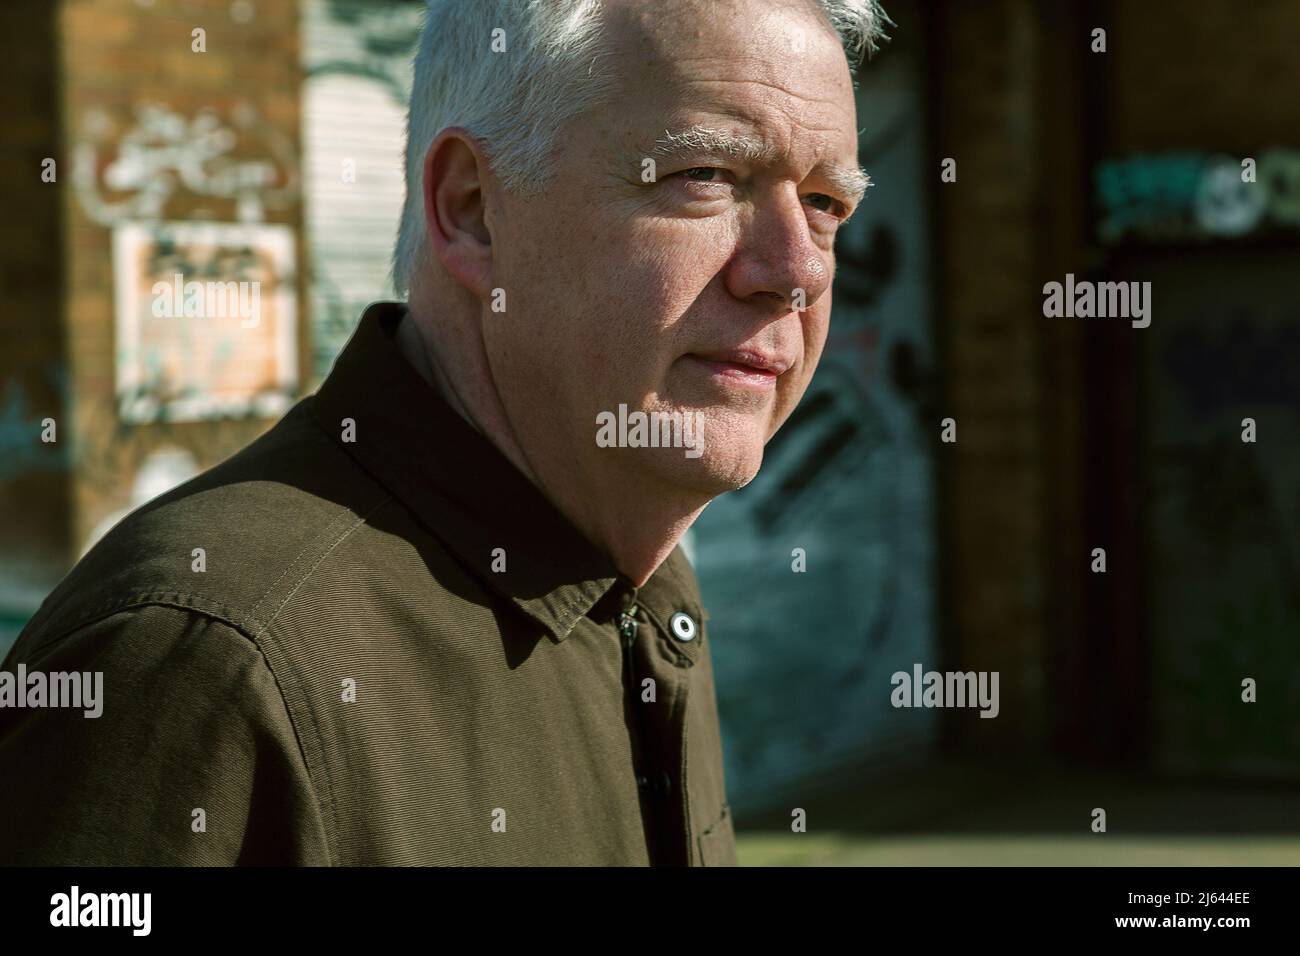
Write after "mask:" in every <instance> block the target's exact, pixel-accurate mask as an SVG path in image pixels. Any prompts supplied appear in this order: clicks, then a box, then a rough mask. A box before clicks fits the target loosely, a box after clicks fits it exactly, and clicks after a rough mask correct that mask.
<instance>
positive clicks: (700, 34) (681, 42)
mask: <svg viewBox="0 0 1300 956" xmlns="http://www.w3.org/2000/svg"><path fill="white" fill-rule="evenodd" d="M605 16H606V43H607V54H606V55H607V57H608V61H607V62H606V63H605V64H603V66H604V67H605V68H606V69H609V70H610V71H611V72H612V73H613V74H614V75H615V76H616V77H617V82H618V93H617V94H616V95H615V96H614V97H613V99H612V102H611V103H610V105H609V111H608V112H609V115H608V116H606V117H604V119H605V121H606V122H607V123H611V125H613V126H616V127H621V128H622V129H625V130H628V131H629V132H632V131H633V130H635V132H634V133H633V135H636V136H637V137H638V139H640V138H641V137H643V136H644V134H645V133H646V132H651V131H652V132H654V134H655V135H656V136H657V135H659V134H661V133H662V132H663V131H664V129H667V128H671V127H672V126H673V125H674V124H681V123H682V122H683V121H685V120H687V119H692V120H698V119H700V118H702V117H709V118H711V119H713V120H715V121H719V120H720V121H722V122H723V123H725V122H726V120H727V119H728V118H731V119H734V120H735V121H737V123H739V124H740V125H741V126H752V125H753V124H754V123H755V122H757V123H758V124H759V125H762V126H767V127H770V128H766V129H762V130H760V131H759V132H761V133H762V135H763V138H764V139H765V140H767V141H771V142H773V144H774V145H775V146H777V147H778V148H782V146H783V145H788V144H781V143H780V142H779V141H780V140H781V138H782V137H783V134H788V133H789V132H790V130H789V126H790V125H791V123H790V122H789V121H794V125H797V126H798V127H800V128H801V129H802V131H803V136H801V138H803V139H806V138H807V136H808V134H810V133H811V134H813V135H815V137H816V138H817V139H818V140H819V141H821V147H820V149H819V152H835V151H841V152H843V151H856V143H857V135H856V130H855V128H854V124H855V108H854V95H853V81H852V77H851V75H850V73H849V68H848V61H847V59H846V57H845V55H844V51H843V48H842V46H841V45H840V39H839V37H838V36H837V35H836V33H835V31H834V29H833V28H832V27H831V25H830V23H829V22H828V21H827V20H826V18H825V16H824V15H823V14H822V12H821V9H820V7H819V5H818V4H817V3H816V0H605ZM637 127H641V129H636V128H637ZM611 131H612V130H611Z"/></svg>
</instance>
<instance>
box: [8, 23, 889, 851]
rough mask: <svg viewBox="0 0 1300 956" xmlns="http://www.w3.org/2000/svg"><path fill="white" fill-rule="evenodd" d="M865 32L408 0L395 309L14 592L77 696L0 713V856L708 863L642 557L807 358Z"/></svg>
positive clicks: (676, 694)
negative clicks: (207, 459)
mask: <svg viewBox="0 0 1300 956" xmlns="http://www.w3.org/2000/svg"><path fill="white" fill-rule="evenodd" d="M879 21H880V14H879V13H878V11H877V10H876V9H875V8H874V6H873V5H872V4H871V3H870V2H867V0H856V2H850V0H839V2H831V0H574V2H559V0H553V2H541V3H525V2H522V0H518V2H514V0H511V2H501V3H494V4H485V3H468V2H457V0H435V2H433V3H431V4H430V10H429V18H428V22H427V26H426V29H425V32H424V35H423V38H422V40H421V50H420V52H419V55H418V57H417V62H416V73H415V83H414V91H413V94H412V101H411V118H410V127H409V131H410V138H409V146H408V157H407V183H408V200H407V203H406V206H405V210H404V219H403V222H402V228H401V235H400V238H399V243H398V248H397V252H396V256H395V270H394V272H395V277H396V280H397V284H398V287H399V288H400V289H402V290H404V291H405V290H409V307H408V306H406V305H401V304H397V303H382V304H379V305H376V306H372V307H371V308H370V309H369V310H368V311H367V313H366V314H365V315H364V316H363V317H362V319H361V323H360V325H359V327H358V329H357V331H356V333H355V334H354V336H353V338H352V339H351V341H350V342H349V343H348V345H347V346H346V348H345V349H344V351H343V352H342V353H341V355H340V356H339V358H338V360H337V361H336V363H335V366H334V368H333V370H332V371H331V373H330V375H329V377H328V378H327V379H326V381H325V382H324V384H323V385H322V387H321V388H320V390H319V392H318V393H317V394H316V395H314V396H311V397H309V398H307V399H304V400H303V401H302V402H300V403H299V404H298V405H297V406H295V407H294V409H293V410H292V411H291V412H290V413H289V414H288V415H286V416H285V418H284V419H283V420H281V421H280V422H279V423H278V424H277V425H276V426H275V427H274V428H273V429H272V430H271V431H270V432H268V433H267V434H266V435H264V436H263V437H262V438H260V439H259V440H258V441H256V442H254V443H253V444H252V445H250V446H249V447H248V448H246V449H244V450H243V451H242V452H240V453H239V454H238V455H236V456H234V457H233V458H231V459H229V460H228V461H226V462H224V463H222V464H221V465H219V466H217V467H216V468H214V469H212V470H210V471H208V472H206V473H205V474H203V475H200V476H199V477H197V478H195V479H193V480H192V481H190V482H187V483H186V484H184V485H182V486H181V487H179V488H177V489H174V490H173V491H171V492H169V493H168V494H166V495H164V496H162V497H161V498H158V499H156V500H155V501H153V502H151V503H150V504H148V505H146V506H145V507H143V508H141V509H140V510H138V511H137V512H135V513H133V514H132V515H130V516H128V517H127V518H126V519H125V520H124V521H123V522H122V523H120V524H119V525H118V526H117V527H115V528H114V529H113V531H112V532H110V533H109V534H108V535H107V536H106V537H105V539H104V540H103V541H102V542H100V543H99V544H98V545H97V546H96V547H95V548H94V549H93V550H92V551H91V552H90V553H89V554H87V556H86V557H85V558H84V559H83V560H82V561H81V562H80V563H79V564H78V566H77V567H76V568H75V569H74V570H73V571H72V573H71V574H70V575H69V576H68V577H67V578H66V579H65V580H64V581H63V582H62V583H61V584H60V586H59V587H58V589H57V590H56V591H55V592H54V594H53V595H51V596H50V598H49V599H48V600H47V601H46V602H45V603H44V604H43V605H42V607H41V609H40V611H39V613H38V614H37V615H36V617H35V618H34V619H33V620H32V621H31V622H30V624H29V625H28V627H27V628H26V629H25V631H24V632H23V634H22V635H21V637H20V638H19V640H18V642H17V644H16V645H15V647H14V649H13V651H12V652H11V654H10V655H9V658H8V659H7V661H6V663H5V668H4V669H5V670H7V671H10V672H14V671H15V670H16V669H17V668H18V667H19V666H20V665H21V666H22V667H24V668H25V669H26V671H27V672H28V673H29V675H30V673H32V672H37V673H45V674H54V673H65V674H66V673H80V674H86V673H99V672H102V674H103V686H104V693H103V697H104V699H103V702H102V714H101V715H100V716H98V717H96V718H89V717H86V716H85V715H83V713H82V711H80V710H66V709H63V710H60V709H54V708H44V709H42V708H32V707H27V708H14V707H8V708H0V779H3V780H4V781H5V786H4V787H3V788H0V862H5V863H80V864H104V863H110V864H111V863H143V864H174V863H182V864H212V863H215V864H236V863H240V864H242V863H249V864H252V863H272V864H306V865H328V864H452V865H462V864H463V865H481V864H525V865H548V864H560V865H644V864H654V865H717V864H734V863H735V848H734V836H733V831H732V822H731V816H730V810H729V806H728V804H727V800H726V792H725V783H724V778H723V768H722V748H721V742H720V739H719V730H718V717H717V712H716V704H715V698H714V688H713V678H712V669H711V663H710V653H709V643H708V633H707V628H706V627H705V619H706V615H705V613H704V611H703V608H702V607H701V604H700V597H699V593H698V588H697V584H696V581H695V578H694V575H693V573H692V571H691V568H690V566H689V564H688V563H687V560H686V558H685V557H684V555H683V553H682V551H681V549H680V547H679V541H680V539H681V537H682V535H683V534H684V533H685V532H686V530H687V529H688V528H689V527H690V526H691V523H692V522H693V521H694V520H695V519H696V517H697V516H698V515H699V514H700V512H701V511H702V510H703V509H704V507H705V506H706V505H707V504H708V502H709V501H710V500H711V499H713V498H714V497H716V496H717V495H719V494H721V493H723V492H725V491H729V490H732V489H735V488H739V487H741V486H743V485H744V484H746V483H747V482H749V481H750V480H751V479H752V478H753V477H754V474H755V473H756V472H757V470H758V467H759V463H760V461H761V458H762V452H763V446H764V444H765V443H766V442H767V441H768V439H770V438H771V437H772V435H773V434H774V433H775V431H776V430H777V428H778V427H780V425H781V424H782V422H784V421H785V419H786V418H787V417H788V416H789V414H790V412H791V411H792V409H793V408H794V406H795V404H796V403H797V402H798V400H799V398H800V397H801V395H802V394H803V392H804V390H805V388H806V387H807V385H808V381H809V378H810V377H811V375H812V374H813V370H814V368H815V366H816V364H817V361H818V358H819V356H820V353H821V349H822V345H823V342H824V340H825V336H826V332H827V323H828V320H829V316H830V286H831V280H832V276H833V274H834V255H833V243H834V239H835V233H836V229H837V227H838V226H839V224H840V223H842V222H843V221H844V219H846V218H847V217H848V216H849V215H850V214H851V213H852V212H853V210H854V208H855V207H856V205H857V204H858V203H859V202H860V201H861V199H862V194H863V191H864V189H865V186H866V185H867V179H866V176H865V174H864V173H863V172H862V171H861V169H860V168H859V167H858V165H857V161H856V151H857V137H856V130H857V124H856V117H855V108H854V97H853V90H852V77H851V72H850V67H849V60H848V58H847V57H846V55H845V48H847V49H848V50H849V53H850V55H853V56H855V57H856V54H857V53H858V52H859V51H860V50H861V49H862V48H863V47H864V46H870V45H871V44H872V43H873V41H874V39H875V37H876V35H877V33H878V30H879ZM647 421H648V422H649V423H650V427H649V430H648V431H647V429H646V427H645V423H646V422H647ZM616 422H617V424H615V423H616Z"/></svg>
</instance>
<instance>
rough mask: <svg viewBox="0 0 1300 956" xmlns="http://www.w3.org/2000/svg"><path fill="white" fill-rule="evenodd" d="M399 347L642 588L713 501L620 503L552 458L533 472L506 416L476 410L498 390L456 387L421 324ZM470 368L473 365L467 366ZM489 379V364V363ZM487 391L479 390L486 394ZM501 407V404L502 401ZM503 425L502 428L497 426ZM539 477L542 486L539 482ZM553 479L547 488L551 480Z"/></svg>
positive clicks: (407, 321) (629, 499)
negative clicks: (596, 491)
mask: <svg viewBox="0 0 1300 956" xmlns="http://www.w3.org/2000/svg"><path fill="white" fill-rule="evenodd" d="M397 345H398V348H399V349H400V351H401V353H402V354H403V355H404V356H405V357H406V359H407V361H409V362H410V363H411V365H412V366H413V367H414V368H415V370H416V371H417V372H418V373H419V374H420V375H421V377H423V378H424V380H425V381H427V382H428V383H429V384H430V385H431V386H432V387H433V388H434V389H436V390H437V391H438V393H439V394H440V395H442V397H443V398H444V399H445V400H446V401H447V403H448V404H449V405H451V407H452V408H454V409H455V410H456V412H457V413H458V414H459V415H460V416H461V417H462V418H464V419H465V420H466V421H467V422H469V424H470V425H471V426H472V427H473V428H474V429H475V430H476V431H478V432H479V433H481V434H482V435H483V436H484V437H485V438H487V439H488V440H489V441H491V442H492V444H493V445H494V446H495V447H496V448H497V450H498V451H500V452H501V453H502V454H503V455H505V456H506V458H508V459H509V460H510V461H511V463H512V464H514V465H515V467H516V468H518V469H519V470H520V472H522V473H523V474H524V476H525V477H527V478H528V479H529V480H530V481H531V482H532V483H533V484H534V485H536V486H537V487H538V489H539V490H541V492H542V493H543V494H544V495H545V496H546V497H547V498H548V499H549V500H550V501H551V502H552V504H554V505H555V507H556V508H557V509H559V511H560V512H561V513H562V514H563V515H564V516H565V517H566V518H568V520H569V521H570V522H572V523H573V525H574V526H575V527H576V528H577V529H578V530H579V531H581V532H582V533H583V535H585V536H586V537H587V539H588V540H590V541H592V542H593V543H594V544H596V545H597V546H599V547H601V548H603V549H604V550H605V551H606V552H607V553H608V554H609V555H610V557H611V558H612V559H613V561H614V564H615V566H616V567H618V569H619V570H620V571H621V572H622V573H623V574H624V575H625V576H626V577H627V578H628V579H629V580H631V581H632V583H633V584H634V585H636V586H637V587H640V586H641V585H643V584H645V582H646V581H647V580H649V578H650V576H651V575H652V574H653V573H654V572H655V570H656V569H657V568H658V567H659V565H661V564H662V563H663V562H664V561H665V560H667V558H668V556H669V555H670V554H672V552H673V549H674V548H675V547H676V546H677V542H678V541H679V540H680V539H681V537H682V535H684V534H685V533H686V531H687V530H688V529H689V528H690V526H691V525H692V524H693V523H694V521H695V519H696V518H697V517H698V516H699V514H700V512H702V511H703V510H704V507H705V505H706V504H707V501H706V502H704V503H698V504H697V503H696V502H694V501H672V500H669V499H667V498H665V496H663V495H662V494H655V493H653V492H652V491H651V490H649V489H642V490H640V491H638V489H636V488H631V487H627V486H626V484H624V485H622V486H621V487H620V488H619V493H618V494H617V495H599V494H593V493H592V489H591V488H590V487H585V486H582V485H581V484H580V482H581V480H582V479H583V478H588V479H589V478H591V477H592V476H591V475H590V474H584V473H583V472H582V470H580V469H574V468H570V467H563V468H561V467H556V468H551V467H548V462H547V456H545V455H540V456H537V462H536V468H534V467H533V466H532V465H531V464H530V462H529V459H528V456H526V455H525V454H524V451H523V449H522V448H521V447H520V445H519V443H518V441H517V440H516V439H515V437H514V435H513V434H511V433H510V430H509V428H508V427H506V426H505V422H506V418H505V412H504V409H500V408H498V409H496V412H495V414H493V413H489V412H485V411H484V410H482V409H479V408H477V407H475V406H476V404H478V403H476V402H475V401H474V398H473V397H472V396H475V395H491V396H493V397H495V395H496V391H495V389H493V388H487V387H478V388H473V387H470V386H469V383H465V382H457V381H456V377H455V372H454V369H456V368H461V367H462V364H461V363H456V362H453V363H451V365H452V367H451V368H448V367H446V366H445V365H444V363H443V362H442V361H441V360H440V359H439V355H438V350H437V349H434V348H431V347H430V345H429V343H427V342H425V339H424V336H423V334H422V333H421V331H420V329H419V327H418V325H417V323H416V321H415V319H414V317H413V316H412V315H411V313H410V312H409V311H408V312H407V314H406V315H404V316H403V317H402V321H401V322H400V323H399V324H398V327H397ZM465 364H469V363H465ZM481 367H482V369H483V370H484V373H485V374H486V368H487V366H486V362H484V363H482V366H481ZM483 384H484V383H480V386H482V385H483ZM498 405H499V400H498ZM494 423H499V424H494ZM539 474H540V475H542V476H543V477H542V478H539ZM547 475H551V476H552V478H553V480H551V481H549V482H548V481H547V480H546V479H545V477H544V476H547Z"/></svg>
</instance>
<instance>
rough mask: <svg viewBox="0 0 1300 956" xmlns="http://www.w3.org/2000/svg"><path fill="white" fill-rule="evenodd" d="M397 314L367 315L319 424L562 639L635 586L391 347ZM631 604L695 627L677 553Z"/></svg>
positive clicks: (324, 387)
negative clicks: (614, 592) (617, 591)
mask: <svg viewBox="0 0 1300 956" xmlns="http://www.w3.org/2000/svg"><path fill="white" fill-rule="evenodd" d="M405 313H406V306H405V305H403V304H402V303H397V302H378V303H375V304H373V305H371V306H370V307H369V308H368V309H366V311H365V313H364V314H363V315H362V317H361V321H360V323H359V324H358V325H357V328H356V330H355V331H354V332H353V334H352V337H351V338H350V339H349V340H348V343H347V345H346V346H344V348H343V350H342V351H341V352H340V353H339V355H338V357H337V358H336V359H335V361H334V366H333V368H332V369H331V370H330V373H329V375H328V376H326V378H325V381H324V382H322V383H321V386H320V389H319V390H318V391H317V393H316V397H315V401H314V402H313V408H314V411H315V415H316V418H317V421H318V422H319V423H320V425H321V427H322V428H324V429H325V431H326V432H327V433H328V434H329V435H331V436H332V437H333V438H334V440H335V441H336V442H339V443H340V446H341V447H342V448H343V449H344V450H345V451H346V452H347V453H348V454H349V455H350V456H351V457H352V458H353V459H354V460H355V461H356V462H357V464H358V465H360V466H361V467H362V468H363V469H364V470H365V471H366V472H368V473H369V474H370V475H371V476H372V477H373V478H374V479H375V480H377V481H378V482H380V483H381V484H382V485H384V486H385V487H386V488H387V489H388V490H389V491H390V492H391V493H392V494H393V496H394V497H395V498H397V499H398V500H399V501H401V502H402V503H403V504H404V505H405V506H406V507H407V508H409V509H410V510H411V512H412V513H413V514H414V515H415V516H416V517H417V518H418V519H419V520H420V521H421V522H422V523H423V524H424V525H425V526H426V527H427V528H428V529H429V531H431V532H432V533H433V534H435V535H436V536H437V537H438V538H439V539H441V540H442V541H443V542H444V543H445V544H446V545H447V546H448V547H449V548H450V549H451V550H452V551H453V552H454V553H455V554H456V555H457V557H459V559H460V560H461V561H462V562H463V563H464V564H465V565H466V566H467V567H468V568H469V570H470V571H471V572H472V573H474V575H475V576H476V577H477V578H478V579H479V580H481V581H483V582H484V583H485V584H487V585H488V586H489V587H491V588H492V589H493V590H495V591H496V592H498V593H499V594H500V595H501V596H502V597H504V598H506V599H507V600H509V601H511V602H513V603H514V604H515V605H516V606H518V607H519V608H520V609H521V610H522V611H524V612H525V613H526V614H528V615H529V616H530V617H531V618H533V619H534V620H535V621H537V622H538V623H539V624H541V625H542V626H543V627H545V628H546V629H547V631H548V632H549V633H550V635H551V637H552V639H553V640H555V641H556V642H559V641H562V640H564V638H565V637H567V636H568V635H569V633H570V632H571V631H572V630H573V627H574V625H576V624H577V622H578V621H579V620H580V619H581V618H582V617H583V616H584V615H585V614H587V612H589V611H590V610H591V609H592V607H593V606H594V605H595V604H596V602H597V601H599V600H600V599H601V598H602V597H604V595H605V594H606V593H608V592H609V591H610V590H611V588H613V587H614V586H615V585H616V584H621V585H622V586H624V587H625V588H627V589H628V590H632V588H631V582H630V581H629V580H628V579H627V578H626V577H624V576H623V575H621V574H620V573H619V572H618V569H617V568H616V567H615V566H614V563H613V561H612V560H611V559H610V557H609V556H608V555H607V554H606V553H605V552H604V551H603V550H602V549H600V548H598V547H596V546H595V545H593V544H592V543H591V542H590V541H588V540H587V539H586V538H585V537H584V536H583V535H582V534H581V533H580V532H579V531H578V530H577V529H576V528H574V526H573V525H572V524H571V523H570V522H569V521H568V519H566V518H565V517H564V516H563V515H562V514H561V513H560V512H559V511H558V510H557V509H556V508H555V506H554V505H552V504H551V502H550V501H549V500H548V499H547V498H546V497H545V495H543V494H542V493H541V491H540V489H538V488H537V486H536V485H534V484H533V483H532V482H531V481H530V480H529V479H528V478H527V477H525V476H524V474H523V473H522V472H520V471H519V470H518V469H517V468H516V467H515V466H514V464H513V463H512V462H511V461H510V460H509V459H508V458H506V457H505V456H504V455H503V454H502V453H501V452H500V451H499V450H497V448H496V446H495V445H493V444H492V443H491V441H489V440H488V439H487V438H486V437H485V436H483V435H482V434H481V433H480V432H479V431H478V430H477V429H475V428H474V427H473V426H472V425H470V424H469V422H467V421H466V420H465V419H464V418H463V417H461V415H460V414H459V413H457V412H456V411H455V409H453V408H452V407H451V406H450V405H449V404H448V403H447V401H446V400H445V399H444V398H443V397H442V395H441V393H439V391H438V390H437V389H435V388H434V387H433V386H432V385H430V384H429V383H428V382H427V381H425V380H424V378H422V377H421V376H420V374H419V373H418V372H417V371H416V370H415V368H414V367H413V366H412V365H411V364H410V362H409V361H408V360H407V358H406V357H405V356H404V355H403V354H402V353H401V351H400V350H399V348H398V345H397V341H396V338H395V332H396V329H397V324H398V322H400V321H401V319H402V317H403V316H404V315H405ZM345 419H351V420H352V422H353V426H352V435H351V438H352V440H351V441H345V440H344V427H345ZM498 549H500V550H498ZM503 566H504V570H501V568H502V567H503ZM638 600H639V601H640V603H641V604H642V605H643V606H645V607H646V610H647V613H650V614H651V615H652V616H655V617H663V618H665V620H662V621H659V622H658V623H660V624H661V626H662V625H666V624H667V623H668V622H667V620H666V618H667V617H669V616H671V614H672V613H673V612H674V611H676V610H686V611H687V613H692V614H694V615H695V616H696V620H699V615H700V614H701V613H702V612H701V608H700V604H699V592H698V587H697V585H696V583H695V578H694V574H693V572H692V571H691V569H690V565H689V563H687V562H686V559H685V557H684V555H682V553H681V548H680V547H678V548H676V549H674V551H673V554H672V555H671V556H670V558H669V559H668V560H667V561H665V562H664V563H663V565H661V566H660V568H659V569H657V570H656V571H655V573H654V574H653V575H652V576H651V578H650V580H649V581H647V582H646V583H645V584H644V585H643V586H642V588H641V589H640V591H639V593H638ZM697 643H698V642H697ZM693 650H694V648H691V651H692V652H693ZM691 656H692V657H693V656H694V654H693V653H692V654H691Z"/></svg>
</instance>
